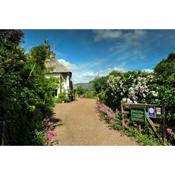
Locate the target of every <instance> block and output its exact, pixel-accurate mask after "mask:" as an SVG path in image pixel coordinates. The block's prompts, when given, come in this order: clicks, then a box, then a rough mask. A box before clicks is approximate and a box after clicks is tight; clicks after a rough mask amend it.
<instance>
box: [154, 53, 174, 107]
mask: <svg viewBox="0 0 175 175" xmlns="http://www.w3.org/2000/svg"><path fill="white" fill-rule="evenodd" d="M155 74H156V85H157V87H158V89H159V100H160V103H162V104H165V105H169V106H174V105H175V53H171V54H170V55H169V56H168V58H167V59H164V60H162V61H161V62H160V63H159V64H158V65H157V66H156V67H155Z"/></svg>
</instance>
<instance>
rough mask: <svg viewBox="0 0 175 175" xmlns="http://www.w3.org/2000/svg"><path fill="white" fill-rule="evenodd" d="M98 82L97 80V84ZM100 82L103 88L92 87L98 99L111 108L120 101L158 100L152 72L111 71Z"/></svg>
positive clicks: (148, 101)
mask: <svg viewBox="0 0 175 175" xmlns="http://www.w3.org/2000/svg"><path fill="white" fill-rule="evenodd" d="M94 81H95V80H94ZM96 81H97V80H96ZM104 81H106V82H104ZM99 82H100V81H99V80H98V84H99ZM101 82H103V83H105V88H103V89H101V91H100V92H99V89H96V86H95V87H94V89H95V91H96V93H98V94H97V96H98V97H99V100H100V101H101V102H103V103H104V104H106V105H107V106H109V107H110V108H112V109H113V110H115V109H116V107H117V106H120V102H121V101H123V102H128V103H139V102H147V103H155V102H158V95H159V94H158V87H157V86H156V85H155V82H154V74H153V73H147V72H141V71H129V72H124V73H121V72H116V73H114V72H112V73H111V74H109V75H108V76H106V78H103V81H101ZM99 86H100V85H99ZM103 87H104V86H103Z"/></svg>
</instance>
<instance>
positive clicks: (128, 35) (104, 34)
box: [93, 30, 146, 41]
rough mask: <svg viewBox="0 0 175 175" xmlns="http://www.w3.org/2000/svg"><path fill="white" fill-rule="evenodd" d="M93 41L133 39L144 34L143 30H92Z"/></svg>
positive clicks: (137, 38)
mask: <svg viewBox="0 0 175 175" xmlns="http://www.w3.org/2000/svg"><path fill="white" fill-rule="evenodd" d="M93 33H94V41H101V40H107V39H108V40H109V39H119V38H120V39H123V40H125V41H134V40H139V39H141V38H143V37H144V36H145V35H146V31H145V30H132V31H125V32H124V30H93Z"/></svg>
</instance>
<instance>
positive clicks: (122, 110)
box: [121, 102, 124, 128]
mask: <svg viewBox="0 0 175 175" xmlns="http://www.w3.org/2000/svg"><path fill="white" fill-rule="evenodd" d="M121 113H122V127H123V128H124V109H123V103H122V102H121Z"/></svg>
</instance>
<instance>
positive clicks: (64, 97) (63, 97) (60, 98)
mask: <svg viewBox="0 0 175 175" xmlns="http://www.w3.org/2000/svg"><path fill="white" fill-rule="evenodd" d="M67 101H69V98H68V96H67V95H66V93H65V92H61V93H59V95H58V97H57V98H56V102H57V103H62V102H67Z"/></svg>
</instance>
